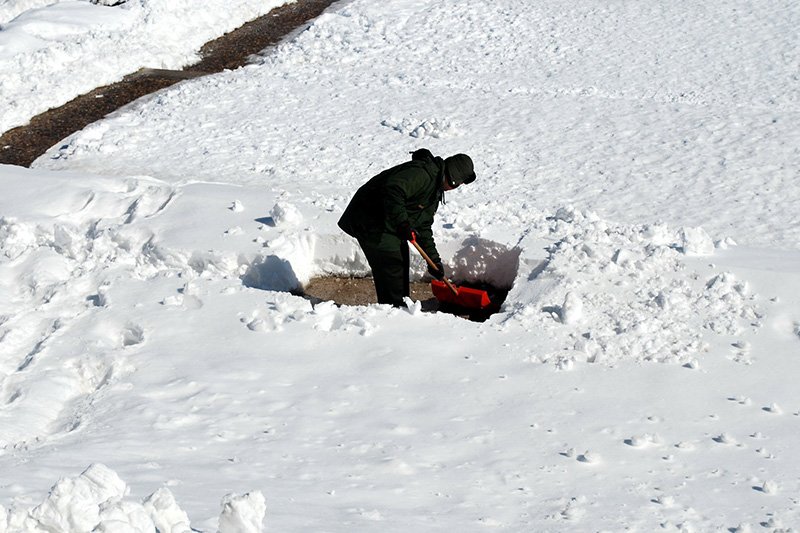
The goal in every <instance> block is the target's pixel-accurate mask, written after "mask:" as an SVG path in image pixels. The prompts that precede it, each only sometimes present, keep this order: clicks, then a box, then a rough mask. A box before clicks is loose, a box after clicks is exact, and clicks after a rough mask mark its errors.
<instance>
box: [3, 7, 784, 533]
mask: <svg viewBox="0 0 800 533" xmlns="http://www.w3.org/2000/svg"><path fill="white" fill-rule="evenodd" d="M64 4H69V3H68V2H60V3H58V4H56V6H50V7H58V8H59V9H85V10H87V11H85V16H84V17H83V18H82V20H83V23H84V24H86V25H95V27H96V28H99V30H97V31H93V32H88V33H85V34H84V37H83V38H84V39H85V41H84V42H85V45H84V46H82V47H80V50H79V53H77V54H76V55H75V57H74V61H76V62H78V63H80V64H82V65H83V64H85V65H88V66H91V67H97V66H98V65H95V64H100V65H103V66H104V67H103V68H117V67H119V65H118V64H116V63H115V61H117V60H115V59H109V58H103V57H102V56H100V55H98V54H97V53H95V52H93V50H95V48H93V47H94V46H95V45H94V44H92V43H94V42H95V40H96V41H97V45H98V46H100V47H102V46H101V45H102V43H103V42H105V41H103V39H104V38H105V37H104V35H106V34H107V32H113V31H117V28H119V26H115V25H117V24H119V23H120V21H121V20H122V19H123V18H125V17H129V19H130V20H128V21H127V22H126V24H129V26H128V30H126V31H129V32H133V33H135V32H137V31H139V30H140V29H141V28H140V27H141V26H143V25H146V23H145V22H142V21H141V20H138V19H135V17H133V16H132V14H133V13H136V10H138V9H144V7H142V6H146V5H147V4H146V3H138V4H136V3H132V2H128V3H126V4H124V5H123V6H119V7H116V8H109V7H102V6H94V5H90V4H88V3H86V2H74V4H80V5H76V6H73V7H67V6H66V5H64ZM129 4H130V5H129ZM153 5H155V3H153ZM164 5H165V6H166V5H167V3H165V4H164ZM169 5H170V6H172V11H171V13H173V14H174V15H175V18H174V19H173V21H180V22H174V25H175V28H174V29H175V31H176V32H182V31H187V32H191V31H196V28H195V27H194V26H193V22H192V20H193V15H197V13H196V12H194V11H191V10H190V9H189V7H188V5H189V4H188V3H186V4H184V3H183V2H171V3H169ZM125 6H127V7H125ZM137 6H139V7H137ZM34 7H41V6H40V5H38V4H37V5H33V4H31V6H30V9H31V10H28V11H24V12H20V13H15V14H14V16H15V17H16V18H15V19H14V21H13V24H17V23H20V24H22V22H24V21H25V20H34V19H36V18H37V17H38V19H39V20H43V21H50V22H53V21H58V20H61V19H60V15H58V12H57V11H48V9H50V7H48V8H46V10H42V11H36V10H33V9H32V8H34ZM0 8H2V9H6V4H0ZM94 10H106V11H94ZM208 11H209V12H211V11H214V10H212V9H209V10H208ZM232 11H235V10H232ZM9 12H10V11H9ZM109 12H111V13H121V15H119V17H120V18H117V16H116V15H115V16H114V17H112V18H110V19H106V18H103V17H105V15H107V14H108V13H109ZM0 13H5V11H0ZM100 13H102V15H101V14H100ZM126 13H127V14H126ZM95 14H97V15H95ZM178 15H182V16H178ZM204 16H208V17H212V16H214V15H213V13H207V14H205V15H204ZM799 19H800V7H798V5H796V4H794V3H789V2H778V3H774V2H772V3H761V4H759V3H752V2H743V1H737V0H722V1H720V2H714V3H711V4H709V3H702V2H680V3H676V2H659V1H655V2H649V3H641V2H639V3H616V4H613V3H612V4H608V3H598V2H592V1H586V2H577V3H575V2H562V1H553V2H546V3H540V2H536V3H534V2H523V1H507V2H484V1H477V0H458V1H456V0H437V1H433V0H414V1H412V0H387V1H383V2H369V1H367V0H353V1H348V2H344V3H341V4H336V5H335V6H334V7H333V8H332V9H330V10H329V11H328V12H327V13H326V14H324V15H323V16H321V17H320V18H319V19H317V20H316V21H315V22H314V23H313V24H311V26H310V27H308V28H307V29H305V30H304V31H302V32H300V33H299V34H297V35H296V36H294V37H293V38H292V39H291V40H289V41H286V42H285V43H283V44H282V45H281V46H279V47H278V48H277V49H276V50H274V51H272V52H270V53H268V54H265V55H264V57H263V59H262V60H261V61H260V62H258V63H256V64H252V65H249V66H247V67H244V68H242V69H238V70H236V71H232V72H226V73H222V74H219V75H215V76H211V77H207V78H203V79H197V80H192V81H189V82H182V83H180V84H179V85H177V86H173V87H172V88H169V89H166V90H164V91H161V92H159V93H156V94H155V95H153V96H151V97H146V98H143V99H141V100H139V101H138V102H135V103H133V104H131V105H129V106H127V107H126V108H123V109H121V110H120V111H118V112H116V113H114V114H112V115H111V116H109V117H108V118H106V119H105V120H103V121H100V122H98V123H95V124H93V125H90V126H88V127H87V128H85V129H84V130H83V131H80V132H77V133H76V134H75V135H72V136H71V137H69V138H68V139H66V140H64V141H63V142H61V143H59V144H58V145H56V146H55V147H53V148H52V149H51V150H50V151H49V152H48V153H47V154H45V155H44V156H42V157H41V158H40V159H39V160H38V161H37V163H36V164H35V166H34V168H33V169H21V168H16V167H9V166H0V187H2V189H0V472H2V475H0V504H2V506H0V533H6V532H8V531H13V532H17V531H33V532H40V531H48V532H53V531H148V532H151V531H155V530H156V529H157V530H158V531H161V532H162V533H163V532H164V531H172V532H176V533H177V532H185V531H191V530H197V531H204V532H205V531H209V532H214V531H220V532H223V533H227V532H241V533H244V532H251V531H260V530H261V529H262V528H263V529H264V530H269V531H341V532H351V531H376V532H378V531H380V532H393V531H397V532H408V531H445V530H446V531H483V530H486V529H496V530H503V531H623V530H627V531H657V530H664V531H755V530H762V529H763V530H766V531H792V530H798V529H800V500H798V497H797V495H798V494H800V476H798V474H797V472H799V471H800V458H799V457H800V456H798V454H797V449H798V447H800V432H798V424H800V392H798V388H797V386H796V376H797V375H798V372H799V371H800V358H798V354H800V296H798V294H800V221H798V218H797V212H798V210H797V208H796V207H795V206H796V205H797V203H798V200H800V185H799V183H800V182H799V181H798V180H797V178H798V168H800V152H799V151H798V149H797V146H800V142H798V141H800V128H798V126H797V124H798V121H797V119H798V114H799V112H800V99H799V98H798V96H799V95H800V81H799V80H798V76H797V72H798V65H799V64H798V55H797V53H798V52H797V51H798V49H800V48H799V47H798V46H797V45H798V44H799V43H798V39H799V38H798V33H797V31H796V28H797V27H798V22H800V20H799ZM209 20H210V19H209ZM13 24H11V25H10V26H11V27H12V28H13ZM205 24H207V26H208V27H214V28H215V29H219V28H217V27H216V24H217V23H215V22H211V21H209V22H207V23H205ZM4 27H5V26H4ZM62 30H63V28H61V30H60V31H62ZM101 30H102V31H101ZM5 31H10V30H9V29H8V28H7V29H5V30H4V32H5ZM142 31H144V30H142ZM0 35H2V33H0ZM65 35H66V33H62V34H61V36H60V37H58V38H57V39H56V43H62V42H63V43H69V42H70V40H69V38H68V37H66V36H65ZM65 46H66V45H65ZM36 53H38V52H31V51H29V52H28V54H27V55H29V56H33V55H36ZM23 55H26V54H23ZM4 76H5V74H4ZM42 79H44V80H45V81H46V80H48V79H50V81H51V82H52V81H53V80H55V79H56V75H55V74H53V75H52V76H50V75H45V76H44V77H43V78H42ZM29 100H30V101H29ZM20 102H23V103H24V105H25V106H28V107H29V108H33V107H34V106H36V105H39V104H40V103H41V102H40V101H39V97H38V96H36V97H34V96H30V95H29V96H27V97H24V98H21V99H20ZM4 116H5V114H4ZM419 147H427V148H429V149H431V150H432V151H433V152H434V153H436V154H439V155H443V156H446V155H450V154H452V153H457V152H464V153H468V154H470V155H471V156H472V157H473V159H474V160H475V162H476V170H477V174H478V180H477V181H476V182H475V183H474V184H471V185H468V186H463V187H460V188H458V189H457V190H455V191H452V192H449V193H448V194H447V203H446V205H444V206H442V207H441V208H440V210H439V214H438V215H437V219H436V224H435V226H434V234H435V237H436V240H437V243H438V246H439V249H440V252H441V254H442V257H443V260H444V263H445V266H446V268H447V271H448V272H449V273H450V274H451V275H452V277H453V278H455V279H456V280H457V281H481V282H488V283H491V284H494V285H496V286H498V287H502V288H506V289H509V294H508V297H507V299H506V301H505V303H504V304H503V306H502V308H501V310H500V312H499V313H497V314H495V315H493V316H492V317H491V318H490V319H489V320H488V321H486V322H484V323H474V322H469V321H466V320H464V319H461V318H458V317H455V316H451V315H446V314H429V313H423V312H422V311H421V309H420V305H419V303H418V302H410V305H409V307H408V309H393V308H390V307H387V306H380V305H370V306H359V307H347V306H342V307H337V306H336V305H334V304H333V303H330V302H322V303H317V304H312V303H311V302H310V301H309V300H306V299H304V298H302V297H300V296H296V295H294V294H292V292H293V291H296V289H299V288H301V287H302V286H303V284H305V283H306V282H308V280H309V279H311V278H312V277H314V276H319V275H346V276H360V275H365V274H367V273H368V270H369V269H368V266H367V263H366V260H365V258H364V256H363V254H362V253H361V251H360V250H359V248H358V245H357V243H356V242H355V241H353V240H352V239H351V238H349V237H347V236H346V235H344V234H342V233H341V231H339V230H338V228H337V227H336V220H337V219H338V217H339V216H340V215H341V213H342V211H343V209H344V207H345V206H346V204H347V201H348V200H349V198H350V197H351V196H352V194H353V192H354V190H355V189H356V188H357V187H358V186H359V185H360V184H362V183H363V182H364V181H366V180H367V179H368V178H369V177H371V176H372V175H374V174H376V173H377V172H379V171H380V170H382V169H383V168H385V167H386V166H389V165H393V164H396V163H399V162H401V161H403V160H405V159H406V158H408V151H410V150H413V149H415V148H419ZM412 271H413V275H414V277H415V278H421V277H423V276H424V272H425V265H424V263H423V262H422V261H421V260H420V259H418V258H414V261H413V264H412ZM81 472H82V473H81ZM123 480H124V481H123ZM51 487H52V488H51ZM48 489H50V490H49V492H48Z"/></svg>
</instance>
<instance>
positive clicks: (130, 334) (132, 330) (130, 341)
mask: <svg viewBox="0 0 800 533" xmlns="http://www.w3.org/2000/svg"><path fill="white" fill-rule="evenodd" d="M143 342H144V329H143V328H142V327H141V326H139V325H136V324H128V325H127V326H126V327H125V328H124V329H123V330H122V346H123V347H125V348H127V347H128V346H136V345H137V344H141V343H143Z"/></svg>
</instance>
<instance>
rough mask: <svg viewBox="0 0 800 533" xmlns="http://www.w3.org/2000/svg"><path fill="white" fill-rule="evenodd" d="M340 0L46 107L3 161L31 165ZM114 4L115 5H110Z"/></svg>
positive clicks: (240, 60) (251, 25)
mask: <svg viewBox="0 0 800 533" xmlns="http://www.w3.org/2000/svg"><path fill="white" fill-rule="evenodd" d="M335 1H336V0H298V1H297V2H294V3H290V4H287V5H284V6H281V7H278V8H275V9H273V10H272V11H270V12H269V13H267V14H266V15H264V16H263V17H260V18H258V19H255V20H253V21H251V22H248V23H247V24H245V25H243V26H241V27H240V28H238V29H236V30H234V31H232V32H230V33H228V34H226V35H223V36H222V37H220V38H219V39H216V40H214V41H211V42H208V43H206V44H205V45H204V46H203V48H202V49H201V51H200V53H201V55H202V57H203V59H202V60H201V61H200V62H199V63H197V64H195V65H191V66H189V67H186V68H185V69H183V70H182V71H168V70H154V69H142V70H141V71H139V72H137V73H134V74H131V75H129V76H126V77H125V79H123V80H122V81H120V82H118V83H114V84H112V85H107V86H104V87H98V88H97V89H95V90H93V91H91V92H90V93H87V94H84V95H81V96H79V97H77V98H75V99H74V100H72V101H70V102H68V103H66V104H64V105H63V106H61V107H58V108H53V109H50V110H49V111H45V112H44V113H42V114H41V115H38V116H36V117H34V118H32V119H31V121H30V123H29V124H27V125H26V126H21V127H19V128H14V129H12V130H9V131H7V132H6V133H4V134H3V135H2V136H0V163H1V164H7V165H18V166H24V167H29V166H31V164H32V163H33V162H34V161H35V160H36V159H37V158H38V157H39V156H41V155H42V154H43V153H44V152H45V151H47V150H48V149H49V148H50V147H52V146H55V145H56V144H57V143H58V142H59V141H61V140H62V139H64V138H66V137H68V136H69V135H71V134H73V133H75V132H76V131H79V130H81V129H83V128H84V127H86V126H88V125H89V124H91V123H92V122H96V121H97V120H100V119H101V118H103V117H104V116H106V115H108V114H109V113H111V112H112V111H116V110H117V109H119V108H120V107H122V106H124V105H126V104H128V103H130V102H132V101H134V100H136V99H138V98H140V97H142V96H145V95H147V94H150V93H153V92H155V91H158V90H159V89H163V88H165V87H169V86H170V85H173V84H175V83H178V82H179V81H181V80H185V79H189V78H196V77H198V76H203V75H206V74H211V73H214V72H221V71H222V70H225V69H235V68H238V67H241V66H242V65H245V64H246V63H247V61H248V60H249V59H250V58H251V57H252V56H253V55H255V54H259V53H261V52H263V51H264V50H265V49H267V48H269V47H270V46H273V45H275V44H277V43H279V42H280V41H281V40H282V39H283V38H284V37H286V36H287V35H289V34H290V33H292V32H293V31H295V30H297V29H299V28H301V27H303V25H304V24H306V23H307V22H308V21H309V20H311V19H313V18H315V17H317V16H319V15H320V14H321V13H322V12H323V11H324V10H325V9H326V8H328V7H329V6H330V5H331V4H333V3H335ZM109 9H112V8H109Z"/></svg>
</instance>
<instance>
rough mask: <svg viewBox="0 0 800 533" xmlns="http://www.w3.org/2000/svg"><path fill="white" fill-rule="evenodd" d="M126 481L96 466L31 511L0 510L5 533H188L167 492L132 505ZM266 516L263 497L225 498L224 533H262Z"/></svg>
mask: <svg viewBox="0 0 800 533" xmlns="http://www.w3.org/2000/svg"><path fill="white" fill-rule="evenodd" d="M128 496H129V489H128V487H127V485H126V484H125V482H124V481H122V480H121V479H120V478H119V476H118V475H117V474H116V473H115V472H114V471H113V470H111V469H109V468H108V467H106V466H104V465H102V464H93V465H91V466H89V468H87V469H86V470H85V471H84V472H82V473H81V474H80V475H79V476H77V477H75V478H64V479H61V480H60V481H59V482H58V483H56V484H55V485H54V486H53V488H51V489H50V494H49V495H48V496H47V498H46V499H45V500H44V501H43V502H42V503H41V504H39V505H37V506H36V507H34V508H32V509H21V508H13V509H11V510H9V511H6V510H5V509H4V508H3V507H2V506H0V533H89V532H96V533H118V532H121V531H127V532H131V533H134V532H135V533H153V532H155V531H159V532H161V533H189V532H190V531H192V528H191V526H190V525H189V518H188V517H187V516H186V513H185V512H184V511H183V510H182V509H181V508H180V507H178V505H177V503H176V502H175V498H174V496H173V495H172V493H171V492H170V490H169V489H167V488H166V487H162V488H160V489H158V490H157V491H156V492H154V493H153V494H151V495H150V496H148V497H146V498H145V499H144V500H143V501H142V502H141V503H140V502H136V501H130V500H127V499H125V498H127V497H128ZM265 515H266V502H265V500H264V496H263V495H262V494H261V493H260V492H258V491H255V492H251V493H248V494H245V495H236V494H228V495H226V496H225V497H224V498H223V499H222V512H221V514H220V518H219V531H220V533H259V532H260V531H261V530H262V523H263V521H264V516H265Z"/></svg>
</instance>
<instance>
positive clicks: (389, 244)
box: [358, 233, 409, 307]
mask: <svg viewBox="0 0 800 533" xmlns="http://www.w3.org/2000/svg"><path fill="white" fill-rule="evenodd" d="M358 244H359V245H361V249H362V250H364V255H366V256H367V262H368V263H369V267H370V268H371V269H372V279H373V280H374V282H375V292H376V293H377V295H378V303H379V304H390V305H393V306H395V307H405V306H406V304H405V302H404V301H403V298H404V297H406V296H408V295H409V285H408V266H409V257H408V244H407V243H406V242H405V241H404V240H402V239H400V238H398V237H397V236H395V235H392V234H390V233H384V234H383V235H382V236H381V238H380V241H379V242H377V243H375V242H366V241H364V240H362V239H359V240H358Z"/></svg>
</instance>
